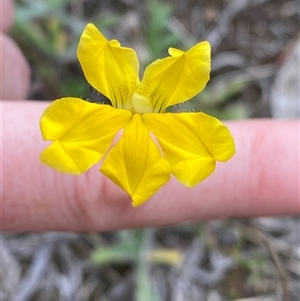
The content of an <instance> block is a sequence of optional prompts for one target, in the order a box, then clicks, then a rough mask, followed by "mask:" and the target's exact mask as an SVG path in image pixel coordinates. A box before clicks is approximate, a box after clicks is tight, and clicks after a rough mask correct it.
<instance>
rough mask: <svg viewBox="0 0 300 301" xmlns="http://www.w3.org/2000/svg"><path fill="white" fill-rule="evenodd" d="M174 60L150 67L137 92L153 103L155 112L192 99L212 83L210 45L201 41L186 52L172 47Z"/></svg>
mask: <svg viewBox="0 0 300 301" xmlns="http://www.w3.org/2000/svg"><path fill="white" fill-rule="evenodd" d="M169 53H170V55H171V57H167V58H164V59H161V60H157V61H155V62H154V63H152V64H151V65H149V66H148V67H147V69H146V70H145V74H144V77H143V79H142V81H141V84H140V86H139V87H138V88H137V90H136V93H137V94H139V95H144V96H145V97H147V98H148V101H152V107H153V112H163V111H164V110H165V108H166V107H168V106H171V105H175V104H178V103H181V102H184V101H186V100H189V99H191V98H192V97H194V96H195V95H196V94H198V93H199V92H201V91H202V90H203V89H204V87H205V85H206V83H207V82H208V80H209V73H210V45H209V43H208V42H202V43H199V44H197V45H195V46H194V47H192V48H191V49H190V50H188V51H187V52H183V51H181V50H179V49H175V48H170V49H169Z"/></svg>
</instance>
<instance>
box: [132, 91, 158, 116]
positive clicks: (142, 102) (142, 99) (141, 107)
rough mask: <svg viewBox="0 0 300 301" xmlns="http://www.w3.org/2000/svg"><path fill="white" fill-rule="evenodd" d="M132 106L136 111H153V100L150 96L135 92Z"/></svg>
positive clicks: (143, 112) (141, 112) (139, 112)
mask: <svg viewBox="0 0 300 301" xmlns="http://www.w3.org/2000/svg"><path fill="white" fill-rule="evenodd" d="M132 106H133V108H134V111H135V113H138V114H141V115H142V114H145V113H151V112H153V107H152V102H151V100H150V98H149V97H147V96H145V95H142V94H139V93H137V92H134V93H133V95H132Z"/></svg>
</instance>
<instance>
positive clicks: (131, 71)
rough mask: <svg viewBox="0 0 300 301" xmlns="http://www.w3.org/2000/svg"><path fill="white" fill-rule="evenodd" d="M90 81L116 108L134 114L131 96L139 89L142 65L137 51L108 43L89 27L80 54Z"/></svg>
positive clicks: (79, 50) (83, 35)
mask: <svg viewBox="0 0 300 301" xmlns="http://www.w3.org/2000/svg"><path fill="white" fill-rule="evenodd" d="M77 55H78V59H79V61H80V64H81V66H82V69H83V72H84V75H85V77H86V79H87V81H88V82H89V83H90V84H91V85H92V86H93V87H94V88H95V89H96V90H97V91H99V92H100V93H101V94H103V95H105V96H106V97H107V98H109V99H110V100H111V102H112V105H113V107H115V108H121V109H122V108H124V109H128V110H132V104H131V96H132V93H133V91H134V90H135V89H136V87H137V86H138V85H139V82H140V80H139V77H138V74H139V62H138V58H137V55H136V53H135V51H134V50H133V49H131V48H125V47H121V46H120V43H119V42H118V41H116V40H112V41H107V39H106V38H105V37H104V36H103V35H102V34H101V32H100V31H99V30H98V29H97V28H96V27H95V26H94V25H93V24H88V25H87V26H86V28H85V29H84V31H83V33H82V36H81V39H80V42H79V45H78V50H77Z"/></svg>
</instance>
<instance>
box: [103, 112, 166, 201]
mask: <svg viewBox="0 0 300 301" xmlns="http://www.w3.org/2000/svg"><path fill="white" fill-rule="evenodd" d="M101 172H103V173H104V174H105V175H106V176H107V177H108V178H110V179H111V180H112V181H113V182H115V183H116V184H117V185H119V186H120V187H121V188H123V189H124V190H125V191H126V192H127V193H128V194H129V195H130V196H131V197H132V205H133V206H139V205H141V204H142V203H143V202H145V201H147V200H148V199H149V198H150V197H151V196H152V195H153V194H154V193H155V192H156V191H157V190H158V189H159V188H160V187H162V186H163V185H164V184H165V183H166V182H168V181H169V179H170V173H171V171H170V166H169V164H168V163H167V161H166V160H165V159H164V158H163V157H162V155H161V153H160V151H159V149H158V147H157V145H156V144H155V143H154V142H153V141H152V139H151V138H150V133H149V130H148V129H147V127H146V126H145V124H144V123H143V121H142V118H141V116H140V115H138V114H135V115H133V118H132V119H131V121H130V123H128V124H127V126H126V128H125V130H124V134H123V136H122V138H121V139H120V140H119V141H118V143H117V144H116V145H115V146H114V147H113V148H112V149H111V151H110V152H109V153H108V155H107V157H106V158H105V160H104V162H103V165H102V167H101Z"/></svg>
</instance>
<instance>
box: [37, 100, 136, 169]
mask: <svg viewBox="0 0 300 301" xmlns="http://www.w3.org/2000/svg"><path fill="white" fill-rule="evenodd" d="M131 116H132V114H131V113H130V112H129V111H127V110H118V109H114V108H112V107H111V106H108V105H99V104H94V103H89V102H86V101H83V100H81V99H78V98H71V97H70V98H62V99H59V100H56V101H54V102H53V103H52V104H51V105H50V106H49V107H48V108H47V109H46V110H45V111H44V113H43V115H42V117H41V120H40V127H41V132H42V135H43V138H44V140H53V141H54V143H53V144H52V145H50V146H49V147H48V148H46V149H45V150H44V151H43V152H42V154H41V157H40V159H41V161H42V162H43V163H45V164H47V165H49V166H50V167H52V168H55V169H57V170H58V171H60V172H64V173H70V174H81V173H83V172H85V171H86V170H87V169H89V168H90V167H91V166H92V165H94V164H96V163H98V162H99V161H100V160H101V158H102V157H103V155H104V154H105V153H106V152H107V150H108V148H109V147H110V145H111V143H112V140H113V139H114V137H115V135H116V133H117V132H118V131H119V130H120V129H122V128H124V127H125V125H126V124H127V123H128V122H129V120H130V118H131Z"/></svg>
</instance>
